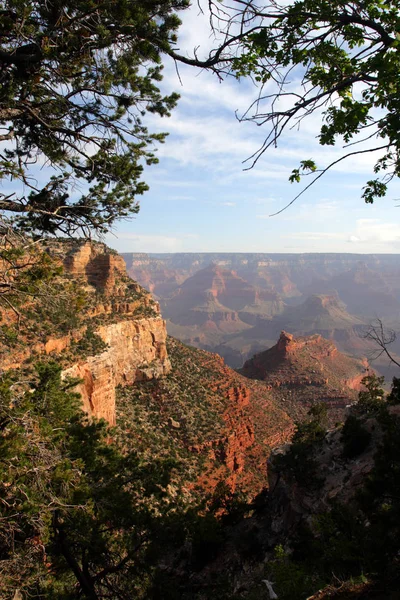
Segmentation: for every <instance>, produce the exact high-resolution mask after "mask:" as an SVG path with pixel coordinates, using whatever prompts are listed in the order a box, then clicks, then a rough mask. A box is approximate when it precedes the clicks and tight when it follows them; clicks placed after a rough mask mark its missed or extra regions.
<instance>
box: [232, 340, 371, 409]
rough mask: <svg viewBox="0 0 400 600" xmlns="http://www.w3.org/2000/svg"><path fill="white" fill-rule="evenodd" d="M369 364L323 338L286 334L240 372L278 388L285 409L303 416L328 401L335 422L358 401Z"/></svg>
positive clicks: (276, 390)
mask: <svg viewBox="0 0 400 600" xmlns="http://www.w3.org/2000/svg"><path fill="white" fill-rule="evenodd" d="M368 368H369V367H368V363H367V362H361V361H357V360H355V359H352V358H350V357H348V356H345V355H343V354H341V353H340V352H339V351H338V350H337V348H336V346H335V344H334V343H333V342H331V341H330V340H326V339H324V338H323V337H322V336H320V335H318V334H315V335H313V336H308V337H307V336H306V337H298V338H294V336H293V335H292V334H290V333H287V332H285V331H282V332H281V334H280V337H279V339H278V342H277V344H276V345H275V346H273V347H272V348H270V349H269V350H266V351H264V352H261V353H259V354H256V355H255V356H254V357H253V358H251V359H250V360H248V361H247V362H246V363H245V364H244V366H243V368H242V369H240V372H241V373H242V374H243V375H245V376H246V377H250V378H252V379H260V380H262V381H264V382H265V384H266V385H267V387H268V388H269V389H274V390H275V393H276V394H277V396H278V397H280V399H281V402H282V406H284V407H285V409H286V410H287V411H288V412H289V414H292V416H293V417H301V416H302V415H304V414H305V412H306V411H307V410H308V408H309V407H310V406H311V405H312V404H315V403H316V402H321V401H322V402H325V403H326V404H327V405H328V407H329V408H330V409H331V410H332V411H333V415H332V419H334V418H336V417H339V416H340V411H343V409H344V408H345V407H346V405H348V404H351V403H352V402H354V401H355V400H356V398H357V392H358V391H359V390H360V389H361V380H362V379H363V377H365V375H367V374H368Z"/></svg>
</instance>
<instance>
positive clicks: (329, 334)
mask: <svg viewBox="0 0 400 600" xmlns="http://www.w3.org/2000/svg"><path fill="white" fill-rule="evenodd" d="M122 256H123V258H124V260H125V262H126V265H127V269H128V273H129V274H130V275H131V276H132V277H133V278H136V279H137V280H138V281H139V282H140V283H141V284H142V285H143V286H144V287H146V288H147V289H149V290H151V291H152V293H153V294H154V295H155V297H156V298H157V299H158V300H159V302H160V305H161V307H162V312H163V315H164V317H165V318H166V321H167V330H168V332H169V333H170V334H171V335H173V336H175V337H177V338H178V339H180V340H182V341H184V342H185V343H188V344H192V345H195V346H197V347H199V348H203V349H207V350H210V351H212V352H217V353H218V354H220V355H221V356H223V357H224V359H225V360H226V362H227V364H229V365H230V366H232V367H233V368H240V367H242V366H243V364H244V362H245V361H246V360H247V359H249V358H251V356H253V354H255V353H257V352H261V351H263V350H265V349H266V348H269V347H271V346H273V345H274V344H275V343H276V340H277V338H278V336H279V334H280V332H281V331H282V330H286V331H289V332H291V333H293V334H295V335H297V336H302V335H303V336H304V335H313V334H316V333H318V334H320V335H322V336H323V337H325V338H328V339H331V340H333V341H334V342H335V344H336V345H337V346H338V348H339V350H340V351H342V352H344V353H346V354H348V355H349V356H352V357H354V358H357V359H360V360H362V359H363V358H365V357H367V358H368V359H369V360H370V361H372V364H373V367H374V368H375V369H376V370H377V371H379V372H380V373H381V374H383V375H385V376H386V378H387V380H388V381H390V380H391V378H392V377H393V376H394V375H395V374H396V368H394V367H393V365H392V364H390V361H388V360H387V359H386V358H385V357H384V356H380V357H379V358H377V357H376V354H377V353H376V352H375V351H376V346H374V344H371V341H370V340H368V339H366V338H365V333H366V331H367V330H368V326H369V324H370V323H371V321H374V319H376V318H377V317H378V318H380V319H382V321H383V324H384V326H385V327H386V328H387V329H388V330H393V331H394V332H395V334H397V333H398V332H399V325H398V323H399V316H400V284H399V281H400V265H399V261H398V256H397V255H357V254H255V253H253V254H252V253H248V254H245V253H197V254H196V253H192V254H190V253H186V254H184V253H182V254H179V253H178V254H149V255H146V254H135V253H131V254H129V253H125V254H123V255H122ZM399 340H400V338H399V337H398V336H397V339H396V340H395V341H394V342H393V344H392V346H391V348H390V350H391V352H392V353H393V355H394V356H395V357H396V356H397V357H398V356H399V354H400V342H399Z"/></svg>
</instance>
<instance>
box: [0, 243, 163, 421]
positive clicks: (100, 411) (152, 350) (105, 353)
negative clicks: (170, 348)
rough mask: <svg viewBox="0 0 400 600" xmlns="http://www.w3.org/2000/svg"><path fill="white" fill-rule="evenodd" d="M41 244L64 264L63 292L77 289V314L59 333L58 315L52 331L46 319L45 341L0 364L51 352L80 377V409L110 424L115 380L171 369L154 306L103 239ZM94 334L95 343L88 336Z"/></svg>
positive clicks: (18, 363) (30, 343)
mask: <svg viewBox="0 0 400 600" xmlns="http://www.w3.org/2000/svg"><path fill="white" fill-rule="evenodd" d="M44 248H45V251H46V252H47V253H48V254H50V255H51V256H52V258H53V259H54V260H55V261H56V264H57V263H58V264H62V265H63V273H62V274H61V275H60V276H59V278H58V280H57V284H58V285H59V290H60V294H61V295H62V293H63V292H64V290H68V289H69V290H70V289H71V288H70V287H68V286H71V284H72V286H73V287H72V290H73V293H76V294H80V297H81V298H82V301H81V305H80V311H79V315H76V317H77V318H76V319H74V320H73V321H71V322H73V325H71V326H70V330H69V331H68V332H67V333H64V334H63V335H57V333H59V330H58V329H57V323H56V322H54V323H52V329H53V331H52V332H51V334H49V333H48V325H47V324H46V327H47V329H46V328H44V329H43V330H42V331H41V336H40V337H41V339H42V340H43V341H37V339H34V340H33V339H32V338H30V339H29V340H26V341H25V343H24V344H21V349H20V350H19V349H18V350H16V351H15V352H3V353H1V355H0V356H1V358H0V368H1V369H3V370H7V369H19V368H21V367H23V366H24V365H26V364H27V363H28V362H29V361H30V360H31V358H32V356H40V355H48V356H51V357H54V359H56V360H58V361H60V363H61V364H62V365H63V367H65V368H64V370H63V376H64V377H76V378H78V379H80V380H81V383H79V384H78V385H77V386H76V390H77V391H78V392H79V393H80V394H81V397H82V403H83V408H84V410H85V411H86V412H87V413H88V414H89V415H90V416H94V417H97V418H103V419H105V420H106V421H108V422H109V423H110V424H115V420H116V414H115V395H116V387H117V386H118V385H127V384H133V383H134V382H135V381H143V380H149V379H154V378H158V377H163V376H164V375H165V374H167V373H168V372H169V370H170V362H169V359H168V356H167V350H166V337H167V332H166V326H165V321H164V320H163V319H162V318H161V315H160V310H159V305H158V303H155V302H154V301H153V299H152V297H151V296H150V294H149V293H148V292H146V291H145V290H143V288H141V287H140V286H139V285H138V284H137V283H136V282H134V281H132V280H131V279H130V278H129V277H128V276H127V274H126V267H125V262H124V260H123V259H122V257H120V256H118V255H117V254H116V253H115V252H113V251H111V250H110V249H109V248H107V247H106V246H105V245H104V244H100V243H92V242H79V241H75V240H69V241H65V242H60V241H55V242H54V243H50V242H48V243H47V244H46V245H45V247H44ZM45 301H46V302H47V301H48V300H47V299H45ZM38 302H40V298H39V300H38ZM50 302H51V300H50ZM38 308H39V309H40V306H39V307H38ZM65 309H66V310H68V306H66V307H65ZM77 310H78V309H77V307H76V306H74V307H71V311H76V312H77ZM39 314H40V311H39ZM50 314H51V313H50ZM88 336H89V346H88V339H87V337H88ZM90 336H92V337H90ZM93 336H94V338H93ZM98 338H100V339H99V344H97V347H98V350H96V346H91V345H90V339H91V340H92V342H93V339H98ZM85 340H86V343H85ZM100 340H101V341H100Z"/></svg>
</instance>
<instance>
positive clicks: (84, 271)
mask: <svg viewBox="0 0 400 600" xmlns="http://www.w3.org/2000/svg"><path fill="white" fill-rule="evenodd" d="M47 251H48V252H49V253H50V254H51V256H52V257H53V258H54V260H55V261H58V262H59V263H62V265H63V274H62V275H61V276H60V284H61V283H62V281H73V282H74V283H77V284H78V285H79V286H80V289H84V291H85V294H86V302H85V305H84V306H83V307H82V320H81V325H80V327H78V328H76V329H73V330H71V331H69V332H68V333H67V334H65V335H57V331H55V332H54V333H53V334H52V335H49V336H48V337H47V338H46V339H42V340H40V341H37V340H36V341H35V342H34V343H31V344H30V345H23V346H22V347H21V348H19V349H17V350H15V351H11V352H10V350H8V351H3V352H2V353H1V354H0V368H1V369H2V370H7V369H20V368H24V367H25V366H26V365H27V364H28V363H29V362H30V361H31V360H32V359H33V358H34V359H37V358H40V356H41V355H42V356H43V355H47V356H49V357H54V359H56V360H58V361H60V362H61V364H62V365H63V376H64V377H78V378H79V379H80V380H81V382H80V383H79V384H78V385H77V391H78V392H79V393H80V394H81V397H82V403H83V408H84V410H85V411H86V412H87V413H88V414H89V415H90V416H94V417H97V418H104V419H105V420H107V421H108V422H109V423H110V424H111V425H115V424H116V388H117V386H120V385H121V386H125V387H128V386H135V385H136V386H138V385H140V384H141V383H143V382H149V381H152V380H153V381H159V382H160V386H161V388H160V389H162V381H163V380H164V379H165V378H166V376H167V375H168V373H170V371H171V362H170V359H169V357H168V353H167V348H166V342H167V332H166V326H165V321H164V320H163V319H162V317H161V315H160V309H159V305H158V303H156V302H155V301H154V300H153V299H152V297H151V295H150V294H149V293H148V292H147V291H146V290H144V289H143V288H141V287H140V286H139V285H138V284H137V283H135V282H134V281H132V280H131V279H130V278H129V277H128V276H127V274H126V267H125V263H124V261H123V259H122V258H121V257H120V256H118V255H117V254H115V253H113V252H112V251H110V250H109V249H108V248H106V247H105V246H104V245H103V244H99V243H91V242H85V243H76V242H74V243H72V242H57V243H52V244H50V245H49V246H48V248H47ZM3 316H7V315H3ZM8 316H9V315H8ZM88 327H92V328H93V330H94V332H95V334H97V336H99V337H100V338H101V340H102V341H103V342H104V343H105V344H106V347H105V349H104V348H102V350H101V351H100V352H99V353H93V355H85V356H80V355H79V353H78V354H77V353H76V351H75V350H74V348H76V344H77V343H79V341H80V340H82V339H84V336H85V333H86V332H87V329H88ZM182 347H183V346H182ZM183 348H184V347H183ZM196 352H199V353H201V355H202V356H201V358H200V359H199V360H200V364H196V362H193V364H192V367H191V368H192V369H193V370H192V371H190V372H189V374H188V376H189V379H192V380H196V378H200V379H201V377H202V373H203V371H204V369H206V370H207V372H208V371H209V368H210V365H212V366H213V369H214V375H213V379H212V380H211V381H209V382H208V384H207V385H208V386H209V390H210V397H209V398H208V399H207V401H208V402H210V404H212V403H214V404H215V406H218V410H220V416H221V418H222V421H223V423H224V427H223V429H222V431H221V433H220V435H219V436H216V437H214V439H212V440H208V441H207V443H204V442H202V441H200V440H197V442H196V441H195V443H193V444H191V445H189V446H188V448H187V449H188V450H189V451H191V452H192V453H194V454H195V453H201V454H202V455H203V456H205V457H206V463H207V464H206V470H207V477H208V481H209V482H208V484H207V485H206V484H204V486H203V487H206V488H211V489H212V487H213V486H214V485H216V483H218V481H221V478H222V479H223V480H225V481H226V482H227V483H228V484H229V485H230V486H231V487H232V488H235V486H236V485H237V484H240V485H241V486H242V487H243V488H245V489H246V490H247V491H248V492H249V493H254V494H255V493H257V492H258V491H260V489H262V487H264V486H265V483H266V460H267V457H268V455H269V453H270V451H271V449H272V448H274V447H276V446H278V445H280V444H282V443H285V442H287V441H288V440H289V439H290V437H291V435H292V434H293V422H292V420H291V419H290V418H289V417H288V416H287V415H286V413H285V412H284V411H282V410H281V409H280V408H279V407H278V406H277V405H276V403H275V402H274V399H273V396H272V394H271V393H270V392H269V391H268V390H266V389H265V386H264V385H263V384H259V383H258V382H254V381H251V380H247V379H245V378H244V377H243V376H241V375H239V374H237V373H235V372H234V371H233V370H232V369H230V368H228V367H227V366H226V365H225V364H224V361H223V360H222V359H221V358H220V357H219V356H218V355H214V354H210V353H208V352H201V351H196ZM197 359H198V357H197V358H196V359H195V360H197ZM132 389H134V387H133V388H132ZM170 424H171V425H172V426H178V423H177V421H176V420H174V419H173V418H172V417H171V420H170ZM172 428H173V427H172ZM195 434H196V432H194V439H195V440H196V435H195ZM199 483H200V485H201V484H202V482H201V478H200V481H199Z"/></svg>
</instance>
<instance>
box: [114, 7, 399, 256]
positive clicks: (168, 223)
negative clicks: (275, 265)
mask: <svg viewBox="0 0 400 600" xmlns="http://www.w3.org/2000/svg"><path fill="white" fill-rule="evenodd" d="M210 43H212V41H210V37H209V26H208V22H207V18H206V17H202V16H201V15H199V14H198V10H197V7H193V8H192V9H191V10H190V11H188V12H187V13H186V14H185V16H184V18H183V25H182V28H181V36H180V40H179V46H180V48H181V50H182V51H183V52H187V53H190V50H191V49H192V48H193V47H195V46H198V45H200V51H199V52H200V53H201V50H202V49H204V51H206V50H207V48H209V46H210ZM179 74H180V79H181V82H182V85H181V83H180V81H179V78H178V76H177V73H176V69H175V65H174V64H173V62H172V61H170V62H166V67H165V77H164V83H163V86H164V89H165V91H168V92H169V91H172V90H175V91H179V93H180V94H181V100H180V102H179V105H178V108H177V109H175V110H174V111H173V115H172V116H171V118H169V119H162V120H160V119H157V118H156V117H151V118H150V120H149V128H150V130H153V131H154V130H159V131H169V132H170V135H169V137H168V138H167V141H166V143H165V144H164V145H163V146H161V147H160V148H159V151H158V156H159V158H160V163H159V164H158V165H155V166H152V167H150V168H148V169H146V170H145V175H144V179H145V181H146V182H147V183H148V184H149V185H150V191H149V192H147V193H146V194H145V195H144V196H143V197H142V199H141V210H140V213H139V214H138V215H137V216H136V217H135V218H134V219H131V220H129V221H125V222H123V223H120V224H119V225H118V226H117V227H116V228H115V230H114V231H113V233H112V234H110V235H108V236H107V239H106V241H107V243H108V244H109V245H110V246H112V247H113V248H115V249H117V250H119V251H122V252H214V251H215V252H216V251H218V252H359V253H369V252H378V253H381V252H399V251H400V224H399V216H400V212H399V211H400V208H396V205H397V204H400V201H398V202H396V198H400V184H399V183H397V182H396V183H395V184H393V185H392V187H391V189H390V193H389V195H388V196H387V197H386V198H384V199H381V200H379V201H378V202H377V203H376V204H375V205H373V206H371V205H366V204H364V202H363V201H362V200H361V198H360V196H361V187H362V186H363V185H364V184H365V182H366V180H367V179H369V178H371V175H372V166H373V164H374V162H375V159H376V156H375V157H374V156H373V155H369V154H368V155H366V156H364V157H362V156H361V157H355V158H354V159H353V160H348V161H345V162H342V163H340V164H339V165H338V166H337V167H336V168H335V170H332V171H331V172H329V173H328V174H327V175H325V176H324V177H322V178H321V180H320V181H319V182H318V183H317V184H316V185H315V186H314V187H313V188H311V190H310V191H308V192H307V193H306V194H305V195H303V196H302V197H301V198H300V199H299V200H298V201H296V203H295V204H294V205H293V206H292V207H290V208H289V209H288V210H286V211H284V212H283V213H282V214H280V215H278V216H275V217H269V215H270V214H271V213H273V212H276V211H277V210H279V209H280V208H282V207H283V206H285V204H287V203H288V202H289V201H290V200H291V199H292V198H293V197H294V196H295V195H296V194H297V193H298V192H299V191H300V189H301V188H300V187H299V186H300V185H301V184H290V183H289V182H288V176H289V174H290V172H291V171H292V169H293V168H295V167H297V166H298V164H299V161H300V160H301V159H306V158H314V159H315V160H316V161H317V163H318V165H319V166H324V165H326V164H329V162H331V160H332V159H334V158H335V157H339V155H340V154H341V148H340V146H338V147H334V148H332V147H330V148H321V147H320V146H319V145H318V143H317V140H316V135H317V133H318V125H319V116H318V115H315V116H312V118H311V119H309V120H308V121H304V122H303V123H302V126H301V128H300V130H299V131H291V132H288V134H287V135H286V136H285V137H284V138H282V139H281V142H280V144H279V146H278V148H277V149H271V150H269V151H268V152H267V153H265V154H264V155H263V157H262V158H261V159H260V160H259V162H258V163H257V165H256V166H255V167H254V168H253V169H252V170H250V171H243V168H244V167H245V165H243V161H244V160H245V159H246V158H247V157H248V156H249V155H251V154H252V153H253V152H255V151H256V150H257V149H258V147H259V145H260V144H261V143H262V141H263V139H264V136H265V134H266V130H263V128H262V127H256V126H255V125H254V124H253V123H239V122H238V121H237V119H236V118H235V111H236V110H237V111H238V112H239V113H241V112H242V111H244V110H246V109H247V107H248V106H249V104H250V103H251V102H252V101H253V100H254V99H255V98H256V96H257V90H256V88H255V87H254V86H253V85H252V84H251V83H250V82H249V81H243V82H240V83H238V82H236V81H234V80H233V79H231V80H227V81H224V82H219V81H218V79H217V78H216V77H215V76H213V75H212V74H210V73H207V72H202V71H196V70H194V69H192V68H191V67H185V66H184V65H182V66H179Z"/></svg>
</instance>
